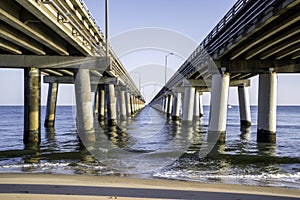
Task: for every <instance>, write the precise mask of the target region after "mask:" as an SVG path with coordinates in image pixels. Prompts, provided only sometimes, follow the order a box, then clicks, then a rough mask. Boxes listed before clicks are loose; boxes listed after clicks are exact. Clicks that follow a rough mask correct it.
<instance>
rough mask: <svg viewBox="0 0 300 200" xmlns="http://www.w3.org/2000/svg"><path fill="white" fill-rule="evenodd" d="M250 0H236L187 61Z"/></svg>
mask: <svg viewBox="0 0 300 200" xmlns="http://www.w3.org/2000/svg"><path fill="white" fill-rule="evenodd" d="M249 1H250V0H238V1H237V2H236V3H235V4H234V5H233V7H232V8H231V9H230V10H229V11H228V12H227V13H226V15H225V16H224V17H223V18H222V19H221V20H220V22H219V23H218V24H217V25H216V26H215V27H214V28H213V30H212V31H211V32H210V33H209V34H208V35H207V36H206V38H205V39H204V40H203V41H202V42H201V44H200V45H199V46H198V47H197V48H196V50H195V51H194V52H193V53H192V54H191V56H190V57H189V58H188V59H187V61H188V62H189V61H191V60H193V59H194V57H195V56H197V55H198V53H200V52H201V51H202V50H203V49H204V47H205V46H206V45H207V44H208V43H209V42H210V41H211V40H212V39H213V38H214V37H215V36H216V35H217V34H218V33H219V32H221V31H222V30H223V29H224V27H225V26H226V25H227V24H228V23H229V22H231V20H232V19H233V17H234V16H235V15H237V14H238V13H239V12H240V11H241V10H242V9H243V8H244V7H245V6H246V5H247V3H248V2H249Z"/></svg>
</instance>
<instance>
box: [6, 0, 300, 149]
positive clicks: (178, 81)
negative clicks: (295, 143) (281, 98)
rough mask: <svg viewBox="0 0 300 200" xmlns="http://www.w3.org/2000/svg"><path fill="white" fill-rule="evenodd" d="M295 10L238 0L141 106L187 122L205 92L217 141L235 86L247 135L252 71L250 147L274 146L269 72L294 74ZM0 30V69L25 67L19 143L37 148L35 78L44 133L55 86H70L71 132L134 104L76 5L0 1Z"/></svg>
mask: <svg viewBox="0 0 300 200" xmlns="http://www.w3.org/2000/svg"><path fill="white" fill-rule="evenodd" d="M299 7H300V0H238V1H237V2H236V4H235V5H234V6H233V8H232V9H231V10H230V11H229V12H228V13H227V14H226V15H225V16H224V18H223V19H222V20H221V21H220V22H219V23H218V24H217V26H216V27H215V28H214V29H213V30H212V31H211V33H210V34H209V35H208V36H207V37H206V38H205V39H204V41H203V42H202V43H201V44H200V45H199V46H198V48H197V49H196V50H195V51H194V52H193V53H192V54H191V55H190V57H189V58H188V59H187V60H186V61H185V62H184V63H183V64H182V66H181V67H180V68H179V69H178V71H177V72H176V73H175V74H174V75H173V76H172V77H171V79H170V80H169V81H168V82H167V83H166V85H165V86H164V87H163V88H162V89H161V90H160V91H159V92H158V94H157V95H156V96H155V97H154V98H153V100H152V101H151V103H150V105H151V106H152V107H154V108H156V109H159V110H160V111H162V112H165V113H166V116H167V117H172V119H173V120H179V119H180V120H182V122H183V123H190V122H192V121H193V120H195V119H196V120H198V119H199V118H200V117H202V116H203V108H202V106H203V105H202V99H201V98H202V94H203V93H204V92H211V105H210V116H209V119H210V120H209V128H208V129H209V135H211V136H215V135H217V136H218V137H219V135H220V137H219V140H220V141H224V140H225V133H226V117H227V104H228V91H229V87H230V86H232V87H238V92H239V102H240V121H241V129H242V130H244V129H248V128H249V127H250V126H251V117H250V104H249V94H248V86H250V78H251V77H254V76H256V75H258V76H259V101H258V102H259V105H258V107H259V109H258V127H257V129H258V130H257V141H258V142H275V141H276V104H277V101H276V96H277V78H276V75H277V74H278V73H298V72H300V65H299V58H300V49H299V42H300V40H299V37H300V35H299V31H300V26H299V25H300V24H299V20H300V16H299V11H300V9H299ZM0 26H1V29H0V67H1V68H20V69H24V80H25V83H24V87H25V88H24V91H25V94H24V96H25V98H24V109H25V110H24V111H25V112H24V143H25V144H31V143H39V142H40V128H41V125H40V124H41V122H40V85H41V83H40V82H41V75H43V76H44V78H43V80H44V82H45V83H48V84H49V91H48V101H47V113H46V119H45V123H44V126H45V127H47V128H51V127H53V126H54V122H55V109H56V100H57V91H58V86H59V84H74V85H75V96H76V107H77V122H78V124H77V127H78V129H79V130H84V131H85V132H86V133H88V132H93V131H94V126H93V123H94V116H95V113H96V114H97V115H96V117H97V118H98V120H104V119H106V121H107V124H108V125H110V126H114V125H116V123H117V122H116V119H117V118H118V117H120V118H126V117H128V116H130V115H132V114H134V113H136V112H137V111H138V110H140V109H142V108H143V106H144V103H145V101H144V99H143V97H142V95H141V93H140V91H139V90H138V88H137V87H136V85H135V84H134V82H133V80H132V79H131V78H130V76H129V74H128V73H127V71H126V70H125V68H124V66H122V63H121V62H120V61H119V60H118V57H117V56H116V55H115V53H114V52H113V50H112V49H111V48H110V47H109V45H108V43H107V42H106V40H105V37H104V35H103V34H102V32H101V30H100V28H99V27H98V25H97V23H96V21H95V19H94V18H93V17H92V15H91V13H90V12H89V10H88V9H87V7H86V6H85V4H84V2H83V1H82V0H15V1H11V0H2V1H1V4H0ZM91 92H95V99H94V104H93V100H92V98H91ZM116 98H117V102H118V105H117V103H116ZM93 105H94V106H93ZM181 107H182V116H181V114H180V108H181ZM117 109H118V110H119V112H117ZM117 114H120V116H117ZM79 122H80V123H79Z"/></svg>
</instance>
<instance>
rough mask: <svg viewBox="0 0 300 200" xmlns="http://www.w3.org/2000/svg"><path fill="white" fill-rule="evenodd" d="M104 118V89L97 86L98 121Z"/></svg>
mask: <svg viewBox="0 0 300 200" xmlns="http://www.w3.org/2000/svg"><path fill="white" fill-rule="evenodd" d="M104 118H105V89H104V85H98V121H103V120H104Z"/></svg>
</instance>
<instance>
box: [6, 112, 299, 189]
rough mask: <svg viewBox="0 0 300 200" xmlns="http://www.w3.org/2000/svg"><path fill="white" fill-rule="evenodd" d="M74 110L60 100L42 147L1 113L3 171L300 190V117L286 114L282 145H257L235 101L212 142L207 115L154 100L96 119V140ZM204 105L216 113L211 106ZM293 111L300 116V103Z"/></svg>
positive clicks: (280, 132) (281, 130) (279, 140)
mask: <svg viewBox="0 0 300 200" xmlns="http://www.w3.org/2000/svg"><path fill="white" fill-rule="evenodd" d="M1 109H6V110H5V112H4V113H9V112H11V110H13V112H14V113H16V115H14V116H13V117H14V118H16V117H17V116H22V113H21V112H22V109H23V108H22V107H20V108H15V107H6V108H1ZM71 109H72V108H71V107H63V108H61V107H58V111H57V112H58V115H57V119H56V128H55V129H46V130H43V132H42V142H41V145H40V146H26V147H24V146H23V144H22V126H17V128H15V129H13V128H12V127H14V126H13V124H11V123H12V121H13V120H12V119H9V120H8V121H9V126H10V127H11V129H13V130H10V129H7V125H6V124H7V123H8V122H6V121H5V118H4V117H3V116H1V115H0V119H2V121H0V133H1V134H2V138H0V144H1V145H0V172H27V173H28V172H30V173H63V174H90V175H117V176H120V175H122V176H138V177H141V176H143V177H156V178H168V179H179V180H189V181H201V182H222V183H234V184H250V185H262V186H278V187H291V188H298V189H300V154H299V152H300V147H299V145H298V144H299V142H300V136H299V135H296V134H293V133H298V131H297V126H295V125H294V124H295V123H296V122H295V123H292V122H289V124H288V125H286V126H284V123H286V121H284V123H283V124H280V121H279V128H278V133H277V137H278V138H277V143H276V144H257V143H256V133H255V131H253V130H256V124H253V126H252V128H251V129H248V130H240V127H239V123H238V120H237V119H238V109H237V108H234V107H233V108H232V109H230V110H229V113H228V121H227V133H226V142H225V143H217V144H216V145H214V143H213V145H212V143H210V141H208V133H207V128H208V122H207V121H208V120H207V118H203V119H202V120H198V121H195V122H193V124H183V123H181V122H179V121H172V120H170V119H167V118H166V117H165V116H164V115H163V114H162V113H160V112H158V111H156V110H154V109H152V108H150V107H146V108H145V109H144V110H142V111H141V112H139V113H137V114H136V115H135V116H134V117H132V118H130V119H127V120H120V119H119V120H118V126H116V127H108V126H106V123H105V122H100V123H98V122H95V123H97V125H98V126H97V127H96V131H95V133H94V136H95V137H94V138H95V139H94V141H92V142H90V143H89V142H88V145H87V144H85V145H83V143H85V142H86V141H84V140H82V138H79V137H78V134H77V131H76V129H75V124H74V119H73V116H72V115H65V113H68V112H71ZM254 110H255V109H254ZM278 110H279V111H280V109H278ZM204 111H205V116H208V107H206V108H205V110H204ZM290 111H291V114H292V115H299V113H300V108H299V112H295V108H294V109H291V110H290ZM0 113H1V112H0ZM282 115H283V114H282ZM284 115H288V113H285V114H284ZM279 116H280V114H279ZM294 118H295V119H296V118H297V117H294ZM252 119H253V121H255V120H256V119H255V115H253V116H252ZM3 127H4V128H5V127H6V128H5V130H3ZM1 128H2V129H1ZM252 131H253V132H252ZM290 138H293V139H292V140H291V139H290ZM22 147H23V148H22ZM86 147H88V150H87V148H86Z"/></svg>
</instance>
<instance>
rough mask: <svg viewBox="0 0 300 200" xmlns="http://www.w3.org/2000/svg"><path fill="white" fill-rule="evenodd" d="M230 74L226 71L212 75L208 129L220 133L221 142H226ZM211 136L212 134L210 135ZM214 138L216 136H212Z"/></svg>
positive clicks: (210, 132) (213, 133) (212, 132)
mask: <svg viewBox="0 0 300 200" xmlns="http://www.w3.org/2000/svg"><path fill="white" fill-rule="evenodd" d="M229 81H230V75H229V74H228V73H225V74H223V75H221V74H213V75H212V88H211V105H210V111H211V113H210V120H209V127H208V131H209V133H208V134H210V135H219V139H218V141H219V142H222V143H223V142H225V134H226V119H227V103H228V92H229ZM209 137H210V136H209ZM212 138H215V137H214V136H212Z"/></svg>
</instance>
